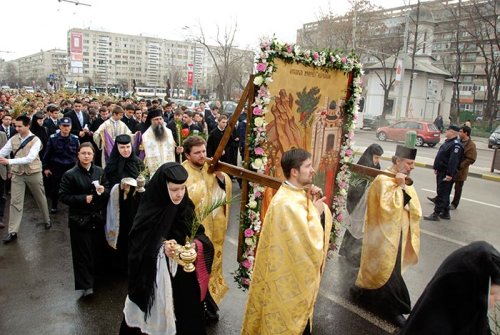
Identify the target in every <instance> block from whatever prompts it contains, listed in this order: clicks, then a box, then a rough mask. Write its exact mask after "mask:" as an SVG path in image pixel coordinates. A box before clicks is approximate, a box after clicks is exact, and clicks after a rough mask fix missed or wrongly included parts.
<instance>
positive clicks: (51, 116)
mask: <svg viewBox="0 0 500 335" xmlns="http://www.w3.org/2000/svg"><path fill="white" fill-rule="evenodd" d="M47 114H48V117H47V118H45V120H43V126H44V127H45V128H47V134H48V135H49V136H51V135H52V134H55V133H56V131H57V130H58V129H59V124H58V122H59V107H57V106H56V105H54V104H50V105H48V106H47Z"/></svg>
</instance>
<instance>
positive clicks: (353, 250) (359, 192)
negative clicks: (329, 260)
mask: <svg viewBox="0 0 500 335" xmlns="http://www.w3.org/2000/svg"><path fill="white" fill-rule="evenodd" d="M383 154H384V149H382V147H381V146H380V145H378V144H376V143H374V144H371V145H370V146H369V147H368V148H366V150H365V152H363V154H362V155H361V157H360V158H359V160H358V163H357V164H358V165H363V166H368V167H371V168H374V169H377V170H380V156H382V155H383ZM368 186H369V184H368V180H361V181H359V182H358V183H356V184H355V185H350V186H349V191H348V192H347V203H346V209H347V212H348V213H349V214H350V219H351V225H352V227H348V228H347V229H346V231H345V234H344V238H343V240H342V245H341V246H340V249H339V254H340V255H341V256H345V257H346V259H347V261H348V262H349V263H350V264H351V265H352V267H353V268H359V263H360V261H361V247H362V245H363V239H362V234H363V232H362V229H356V228H361V227H355V225H356V224H355V222H353V221H354V220H355V216H356V214H355V213H353V212H354V211H355V209H356V210H359V211H361V212H360V213H359V216H360V218H359V219H360V220H362V221H364V212H365V211H366V201H365V202H364V206H363V208H361V207H360V208H357V206H358V204H359V202H360V200H361V198H362V197H363V195H364V194H365V192H366V189H367V188H368ZM360 206H361V204H360ZM351 230H352V233H351ZM355 230H356V231H357V232H355ZM353 234H354V235H358V234H359V236H354V235H353Z"/></svg>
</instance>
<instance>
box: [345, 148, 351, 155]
mask: <svg viewBox="0 0 500 335" xmlns="http://www.w3.org/2000/svg"><path fill="white" fill-rule="evenodd" d="M345 155H346V156H348V157H351V156H352V150H351V149H347V150H346V151H345Z"/></svg>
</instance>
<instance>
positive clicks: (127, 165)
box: [104, 135, 144, 187]
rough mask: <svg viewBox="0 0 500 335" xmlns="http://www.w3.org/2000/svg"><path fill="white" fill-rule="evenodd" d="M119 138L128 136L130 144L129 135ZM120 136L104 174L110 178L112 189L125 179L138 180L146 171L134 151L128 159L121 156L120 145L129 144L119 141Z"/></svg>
mask: <svg viewBox="0 0 500 335" xmlns="http://www.w3.org/2000/svg"><path fill="white" fill-rule="evenodd" d="M119 136H127V137H128V138H129V142H128V143H130V136H129V135H119ZM119 136H117V137H116V140H115V144H114V145H113V149H112V150H111V154H110V155H109V159H108V161H107V162H106V167H105V168H104V173H106V178H108V180H109V184H110V185H111V187H112V186H113V185H115V184H118V183H120V181H121V180H122V179H123V178H127V177H130V178H134V179H135V178H137V177H138V176H139V173H140V172H141V170H143V169H144V163H143V162H142V161H141V159H140V158H139V157H137V155H136V154H135V152H134V150H133V149H132V153H131V154H130V156H129V157H128V158H125V157H123V156H122V155H121V154H120V152H119V151H118V144H127V143H124V142H123V141H121V142H120V141H119V139H118V137H119Z"/></svg>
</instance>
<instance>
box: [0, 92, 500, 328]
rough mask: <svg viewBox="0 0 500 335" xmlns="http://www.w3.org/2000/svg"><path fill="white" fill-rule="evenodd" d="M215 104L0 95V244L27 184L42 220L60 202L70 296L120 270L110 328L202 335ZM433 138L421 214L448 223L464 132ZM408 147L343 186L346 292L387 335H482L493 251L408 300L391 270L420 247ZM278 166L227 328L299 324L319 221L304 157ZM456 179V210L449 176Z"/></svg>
mask: <svg viewBox="0 0 500 335" xmlns="http://www.w3.org/2000/svg"><path fill="white" fill-rule="evenodd" d="M219 109H220V108H219V106H217V105H215V106H211V107H210V108H208V106H206V105H205V104H204V103H200V105H199V106H198V107H196V109H195V110H189V109H187V108H185V107H183V106H176V105H175V103H172V102H169V101H166V102H162V101H159V100H153V101H146V100H139V101H134V100H133V99H120V100H112V99H110V100H107V99H99V98H92V97H71V98H68V97H64V96H54V95H52V96H50V95H49V96H44V95H41V94H39V95H37V94H34V95H31V96H21V97H19V96H18V97H10V96H8V95H6V94H4V93H1V95H0V118H1V121H2V124H1V125H0V146H1V148H0V192H1V193H2V194H0V200H1V201H2V202H0V207H1V208H0V214H3V213H4V211H5V209H4V207H5V199H4V197H3V192H9V190H10V195H11V196H10V207H9V210H8V213H9V220H8V233H7V235H6V236H5V238H4V240H3V242H4V244H10V243H13V242H15V241H16V240H17V239H18V233H19V228H20V224H21V221H22V215H23V210H24V198H25V190H26V187H28V188H29V190H30V191H31V193H32V195H33V197H34V199H35V202H36V204H37V206H38V208H39V213H40V214H41V216H42V220H43V222H44V227H45V229H50V228H51V227H52V223H51V217H50V216H51V215H54V214H57V213H58V211H59V202H62V203H64V204H66V205H67V206H68V208H69V210H68V227H69V231H70V244H71V251H72V261H73V271H74V279H75V290H78V291H79V292H80V293H81V297H82V298H83V299H86V298H87V297H89V296H92V295H94V294H95V293H94V288H95V285H94V284H95V280H96V275H97V274H98V272H99V271H98V270H99V268H100V267H105V268H108V269H111V270H112V271H116V272H117V273H120V274H123V275H124V276H126V277H127V279H128V292H127V293H128V294H127V297H126V299H125V302H124V309H123V321H122V324H121V326H120V330H119V332H120V334H144V333H147V334H206V324H207V322H210V321H214V320H218V318H219V315H218V314H219V308H218V306H219V304H220V303H221V301H222V300H223V298H224V296H225V295H226V293H227V292H228V290H229V287H228V285H227V282H226V280H225V278H224V275H223V270H222V263H223V247H224V240H225V238H226V232H227V227H228V222H229V209H230V203H231V198H232V180H231V178H230V176H228V175H227V174H225V173H223V172H220V171H215V172H214V173H209V167H208V163H207V162H206V159H207V157H211V156H213V155H215V152H216V150H217V148H218V147H219V143H220V142H221V139H222V136H223V134H224V130H225V128H226V127H227V123H228V116H227V115H224V114H223V113H222V114H219ZM245 127H246V120H245V119H244V118H241V119H240V120H239V124H238V125H237V126H236V127H234V129H233V132H232V134H231V139H230V141H229V142H228V144H227V145H226V147H225V148H224V150H223V152H222V156H221V160H223V161H225V162H228V163H231V164H234V165H236V163H237V155H238V149H239V150H240V152H242V148H243V147H244V142H245V141H244V139H245V137H244V133H245ZM458 133H460V134H462V133H463V134H464V135H463V136H462V135H460V138H461V139H462V141H463V142H464V143H462V142H460V141H459V139H458V138H457V136H458ZM446 137H447V140H446V142H445V145H443V146H442V147H443V149H440V151H439V153H438V157H441V158H443V160H444V159H445V158H446V162H447V164H446V166H445V165H443V167H442V169H441V165H440V162H441V161H440V159H438V158H437V159H436V163H435V169H436V174H437V181H438V198H437V199H436V200H435V202H436V209H435V211H434V213H433V214H432V215H431V217H430V219H433V218H434V219H436V218H446V216H448V217H449V209H450V204H449V202H446V200H444V197H445V196H446V197H448V201H449V194H450V192H451V186H452V185H453V184H452V183H448V184H446V185H444V184H442V183H447V182H450V181H452V180H456V181H460V180H459V179H457V178H456V174H457V171H458V170H459V166H460V164H462V162H463V160H462V159H461V158H460V157H461V156H462V155H463V151H464V146H467V145H468V144H467V141H469V140H470V128H469V127H467V126H464V127H462V128H458V127H456V126H453V125H452V126H450V127H449V129H448V130H447V135H446ZM472 151H475V149H474V150H472V149H469V150H467V149H466V152H469V153H470V152H472ZM383 152H384V151H383V149H382V147H380V146H379V145H376V144H374V145H371V146H370V147H368V149H367V150H366V152H365V153H364V154H363V155H362V157H361V159H360V160H359V162H358V164H360V165H364V166H367V167H370V168H374V169H380V164H379V160H380V157H381V156H382V155H383ZM416 154H417V150H416V149H415V148H414V143H413V144H411V143H409V144H408V143H407V144H406V145H397V148H396V151H395V155H394V157H393V158H392V166H391V167H389V168H388V169H387V170H386V173H385V174H380V175H378V176H377V177H376V178H375V179H374V180H373V181H372V182H371V183H368V182H363V183H358V184H357V185H355V186H354V187H352V188H350V190H349V193H348V196H347V212H348V214H349V218H350V220H351V221H350V222H351V225H350V229H349V230H348V231H347V232H346V236H345V237H344V241H343V244H342V248H341V249H340V255H342V256H346V259H347V261H348V262H349V263H350V266H351V267H352V269H353V272H355V280H353V282H352V287H351V290H350V292H351V296H352V297H353V299H355V300H356V301H357V302H359V303H360V304H362V305H364V306H365V307H366V308H368V309H370V310H372V311H373V312H375V313H377V314H379V315H380V316H381V317H383V318H385V319H387V320H388V321H390V322H392V323H393V324H395V325H396V326H398V327H400V328H401V332H402V334H422V333H425V334H455V333H457V330H458V329H465V328H466V329H469V330H470V331H469V332H464V333H471V334H472V333H477V334H488V331H489V326H488V322H487V315H486V313H485V311H486V310H487V308H488V304H484V303H485V302H489V306H490V307H491V305H492V304H494V302H495V301H499V300H500V257H499V256H500V255H499V254H498V251H497V250H496V249H495V248H494V247H492V246H491V245H489V244H487V243H485V242H478V243H473V244H471V245H469V246H467V247H464V248H462V249H459V250H457V251H456V252H455V253H453V254H452V255H450V256H449V258H447V259H446V260H445V261H444V262H443V264H442V266H441V267H440V268H439V269H438V272H437V273H436V275H435V276H434V278H433V279H432V281H431V282H430V283H429V285H428V287H427V288H426V289H425V291H424V293H423V294H422V297H421V298H420V299H419V301H418V302H417V304H416V306H415V307H414V308H413V310H412V308H411V301H410V295H409V292H408V289H407V287H406V284H405V282H404V279H403V277H402V272H403V271H404V270H405V269H406V268H407V267H408V266H411V265H415V264H416V263H417V261H418V257H419V251H420V220H421V218H422V210H421V206H420V202H419V198H418V195H417V193H416V190H415V187H414V186H413V185H412V182H411V179H410V178H409V177H410V174H411V171H412V170H413V169H414V167H415V158H416ZM458 156H460V157H458ZM465 156H466V157H468V158H467V161H466V163H463V168H464V169H465V168H466V167H467V166H468V165H470V164H472V163H473V162H474V160H475V155H474V154H472V153H470V154H469V155H467V154H466V155H465ZM280 164H281V167H282V170H283V174H284V177H285V181H284V182H283V184H282V185H281V187H280V188H279V190H278V191H277V193H276V194H275V196H274V197H273V198H272V200H271V202H270V204H269V207H268V210H267V214H266V215H265V217H264V218H263V221H264V222H263V227H262V231H261V233H260V240H259V241H260V242H259V244H258V246H257V251H256V254H255V255H254V270H253V277H252V284H251V285H250V291H249V295H248V300H247V304H246V308H245V312H244V319H243V324H242V330H241V333H242V334H276V333H283V334H297V335H300V334H311V333H312V316H313V312H314V305H315V302H316V298H317V295H318V292H319V287H320V281H321V276H322V272H323V270H324V268H325V262H326V255H327V251H328V246H329V238H330V232H331V229H332V222H333V220H332V215H331V212H330V209H329V208H328V206H326V205H325V203H324V201H325V199H326V198H325V197H324V196H323V194H322V191H321V189H319V188H318V187H317V186H314V185H313V184H312V183H313V177H314V173H315V171H314V168H313V166H312V160H311V154H310V153H308V152H307V151H305V150H303V149H298V148H294V149H291V150H289V151H286V152H284V153H283V156H282V157H281V160H280ZM144 184H145V185H144ZM144 186H145V188H144ZM457 186H458V188H459V189H458V198H457V201H456V202H455V203H454V206H455V207H456V206H458V201H459V199H460V191H461V187H462V186H463V181H462V183H457V184H455V187H457ZM46 194H47V195H48V198H49V201H47V197H46ZM217 202H220V204H222V205H220V206H217V207H216V208H212V209H211V210H210V212H209V215H208V214H207V215H206V216H204V217H203V219H200V220H199V221H200V222H198V223H199V224H198V223H197V218H198V214H199V213H202V212H206V211H207V208H209V207H211V206H213V204H214V203H217ZM427 219H429V218H427ZM0 224H1V226H0V227H2V228H5V224H4V223H3V221H2V222H1V223H0ZM185 244H186V246H188V247H189V248H190V249H192V250H195V253H196V256H197V257H196V259H195V260H194V261H193V262H194V265H195V270H194V272H189V271H188V270H186V268H185V267H184V265H185V263H183V262H181V261H180V258H179V257H180V253H179V250H180V249H179V246H184V245H185ZM454 288H460V290H461V296H463V297H464V299H465V300H464V301H466V303H467V305H465V303H462V301H461V299H459V298H457V297H456V295H455V292H454V291H453V290H454ZM436 301H437V302H436ZM461 305H463V307H457V306H461ZM451 306H453V307H455V308H453V307H451ZM460 308H462V309H460ZM450 309H451V310H454V311H455V310H456V311H458V312H456V313H449V312H448V311H449V310H450ZM431 312H432V313H431ZM405 314H410V316H409V318H408V320H406V319H405V317H404V315H405ZM429 320H432V322H429ZM464 327H465V328H464ZM467 327H468V328H467Z"/></svg>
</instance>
